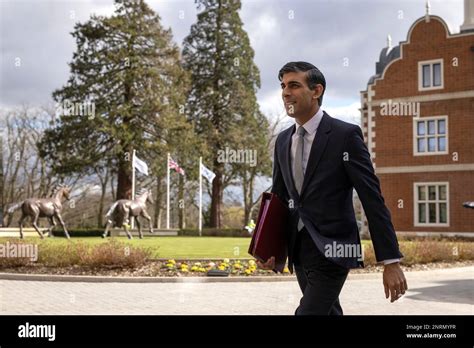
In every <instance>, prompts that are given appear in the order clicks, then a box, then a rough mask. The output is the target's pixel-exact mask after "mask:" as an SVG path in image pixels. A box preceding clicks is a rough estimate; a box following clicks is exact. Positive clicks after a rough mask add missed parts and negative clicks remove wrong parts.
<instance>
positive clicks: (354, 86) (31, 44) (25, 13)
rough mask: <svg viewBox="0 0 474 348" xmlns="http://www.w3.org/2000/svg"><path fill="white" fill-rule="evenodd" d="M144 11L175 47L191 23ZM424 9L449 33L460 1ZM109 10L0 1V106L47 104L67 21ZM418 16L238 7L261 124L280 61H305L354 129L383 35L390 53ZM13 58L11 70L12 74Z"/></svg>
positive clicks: (417, 12) (175, 2)
mask: <svg viewBox="0 0 474 348" xmlns="http://www.w3.org/2000/svg"><path fill="white" fill-rule="evenodd" d="M147 3H148V4H149V5H150V6H151V7H152V8H153V9H154V10H155V11H157V12H158V14H159V15H160V16H161V19H162V24H163V25H164V26H165V27H171V29H172V32H173V35H174V41H175V42H176V43H178V45H180V46H181V45H182V42H183V39H184V37H185V36H186V35H188V33H189V29H190V26H191V25H192V24H193V23H194V22H195V20H196V13H197V10H196V6H195V4H194V0H167V1H147ZM430 3H431V13H432V14H434V15H438V16H441V17H442V18H443V19H444V20H445V21H446V22H447V24H448V27H449V28H450V30H451V33H456V32H459V26H460V25H461V24H462V22H463V18H464V17H463V16H464V15H463V1H462V0H440V1H433V0H432V1H430ZM113 11H114V4H113V1H112V0H110V1H109V0H95V1H93V0H84V1H65V0H64V1H60V0H55V1H53V0H34V1H33V0H27V1H18V0H0V20H1V23H0V50H1V61H0V74H1V75H0V78H1V82H0V107H12V106H15V105H19V104H22V103H26V104H28V105H45V104H48V103H51V102H52V99H51V92H52V91H53V90H55V89H57V88H60V87H61V86H63V85H64V84H65V83H66V81H67V78H68V75H69V67H68V64H67V63H68V62H70V61H71V58H72V53H73V51H74V50H75V43H74V40H73V38H72V36H71V35H70V32H71V31H72V30H73V27H74V23H75V22H77V21H79V22H84V21H86V20H87V19H88V18H89V16H90V15H91V14H92V13H96V14H101V15H110V14H112V13H113ZM181 11H182V12H181ZM183 14H184V18H182V19H180V15H181V17H182V15H183ZM424 14H425V0H406V1H392V0H385V1H381V0H360V1H359V0H336V1H327V0H326V1H323V0H242V10H241V11H240V16H241V18H242V21H243V23H244V29H245V30H246V31H247V33H248V35H249V37H250V41H251V44H252V47H253V49H254V50H255V63H256V64H257V66H258V67H259V69H260V74H261V81H262V87H261V89H260V91H259V92H258V101H259V103H260V106H261V109H262V111H264V112H265V113H266V114H267V115H268V116H275V115H277V114H281V113H282V112H283V110H284V109H283V104H282V102H281V99H280V87H279V82H278V80H277V73H278V70H279V69H280V67H281V66H282V65H283V64H285V63H286V62H288V61H294V60H305V61H308V62H311V63H313V64H314V65H316V66H317V67H318V68H320V70H321V71H322V72H323V73H324V75H325V76H326V80H327V91H326V94H325V98H324V104H323V109H325V110H326V111H328V112H329V114H332V115H333V116H336V117H338V118H343V119H345V120H348V121H352V122H356V123H357V122H358V120H357V119H358V117H359V112H358V107H359V105H360V104H359V92H360V91H361V90H363V89H365V88H366V84H367V81H368V79H369V77H370V76H371V75H373V74H374V72H375V62H376V61H377V59H378V56H379V54H380V50H381V49H382V48H383V47H385V46H386V44H387V35H388V34H390V35H391V37H392V43H393V45H397V44H398V42H400V41H405V40H406V37H407V33H408V30H409V28H410V26H411V25H412V24H413V22H414V21H415V20H416V19H417V18H419V17H421V16H423V15H424ZM18 58H19V59H20V60H21V66H20V67H16V66H15V62H18ZM344 62H348V66H344Z"/></svg>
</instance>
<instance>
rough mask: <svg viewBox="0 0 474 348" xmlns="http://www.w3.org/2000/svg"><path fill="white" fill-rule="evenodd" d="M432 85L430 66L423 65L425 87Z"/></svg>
mask: <svg viewBox="0 0 474 348" xmlns="http://www.w3.org/2000/svg"><path fill="white" fill-rule="evenodd" d="M430 86H431V77H430V66H429V65H423V87H430Z"/></svg>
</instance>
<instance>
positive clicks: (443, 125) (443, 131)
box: [438, 120, 446, 134]
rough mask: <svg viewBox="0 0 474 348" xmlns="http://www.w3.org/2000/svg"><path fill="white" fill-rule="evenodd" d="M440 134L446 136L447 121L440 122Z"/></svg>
mask: <svg viewBox="0 0 474 348" xmlns="http://www.w3.org/2000/svg"><path fill="white" fill-rule="evenodd" d="M438 134H446V121H445V120H438Z"/></svg>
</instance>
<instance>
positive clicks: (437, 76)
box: [433, 63, 441, 86]
mask: <svg viewBox="0 0 474 348" xmlns="http://www.w3.org/2000/svg"><path fill="white" fill-rule="evenodd" d="M433 85H434V86H441V64H440V63H436V64H433Z"/></svg>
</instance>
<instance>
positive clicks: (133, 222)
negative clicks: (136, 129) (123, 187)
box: [130, 149, 135, 230]
mask: <svg viewBox="0 0 474 348" xmlns="http://www.w3.org/2000/svg"><path fill="white" fill-rule="evenodd" d="M134 199H135V149H134V150H133V151H132V201H133V200H134ZM130 227H131V229H132V230H133V228H134V227H135V219H134V218H133V217H132V221H130Z"/></svg>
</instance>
